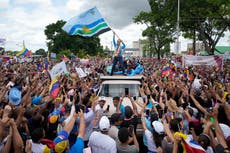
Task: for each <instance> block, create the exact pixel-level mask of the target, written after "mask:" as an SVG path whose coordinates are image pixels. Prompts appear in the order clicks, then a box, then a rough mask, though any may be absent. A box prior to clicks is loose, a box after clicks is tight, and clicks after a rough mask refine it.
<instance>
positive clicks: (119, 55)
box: [110, 31, 125, 75]
mask: <svg viewBox="0 0 230 153" xmlns="http://www.w3.org/2000/svg"><path fill="white" fill-rule="evenodd" d="M115 35H116V33H115V32H114V31H113V45H114V48H115V51H114V55H113V66H112V70H111V73H110V75H113V71H114V69H115V66H116V64H117V62H119V68H121V70H122V72H123V74H124V71H125V70H124V61H123V49H125V43H124V42H123V41H122V40H121V39H120V38H118V40H117V42H116V41H115Z"/></svg>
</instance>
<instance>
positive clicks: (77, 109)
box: [75, 104, 85, 113]
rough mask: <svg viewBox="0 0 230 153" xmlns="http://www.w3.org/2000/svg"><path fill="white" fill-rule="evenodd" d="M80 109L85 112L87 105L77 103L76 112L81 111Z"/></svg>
mask: <svg viewBox="0 0 230 153" xmlns="http://www.w3.org/2000/svg"><path fill="white" fill-rule="evenodd" d="M80 110H82V111H83V112H84V110H85V106H84V105H81V104H80V105H79V104H75V112H76V113H78V112H80Z"/></svg>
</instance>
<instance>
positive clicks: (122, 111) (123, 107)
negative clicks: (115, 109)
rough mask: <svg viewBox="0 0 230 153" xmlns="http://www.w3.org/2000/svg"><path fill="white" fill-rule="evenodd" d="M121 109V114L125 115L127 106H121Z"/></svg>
mask: <svg viewBox="0 0 230 153" xmlns="http://www.w3.org/2000/svg"><path fill="white" fill-rule="evenodd" d="M120 111H121V114H122V115H123V116H125V106H124V105H121V106H120Z"/></svg>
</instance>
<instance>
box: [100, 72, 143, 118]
mask: <svg viewBox="0 0 230 153" xmlns="http://www.w3.org/2000/svg"><path fill="white" fill-rule="evenodd" d="M142 78H143V76H101V78H100V79H101V81H102V83H101V86H100V89H99V92H98V96H99V98H101V99H104V100H105V101H106V103H105V105H104V110H106V108H107V107H108V105H109V112H107V113H106V115H107V116H111V115H112V114H113V113H115V112H116V108H115V107H114V104H113V97H116V96H118V97H121V96H122V95H123V94H125V90H128V92H129V94H130V96H131V97H135V98H136V103H138V104H141V105H142V104H143V100H142V98H141V97H140V94H139V87H140V85H141V80H142ZM122 104H123V105H124V106H127V105H129V106H131V107H132V104H131V102H130V100H129V98H127V97H125V98H124V99H123V101H122ZM138 104H136V105H137V110H138V112H139V113H140V111H141V106H140V105H138Z"/></svg>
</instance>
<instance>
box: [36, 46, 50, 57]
mask: <svg viewBox="0 0 230 153" xmlns="http://www.w3.org/2000/svg"><path fill="white" fill-rule="evenodd" d="M35 54H36V55H43V56H46V55H47V54H46V51H45V49H42V48H40V49H38V50H36V51H35Z"/></svg>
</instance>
